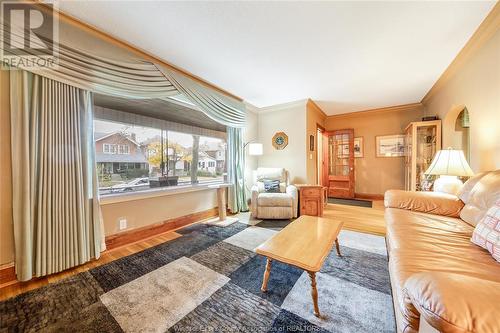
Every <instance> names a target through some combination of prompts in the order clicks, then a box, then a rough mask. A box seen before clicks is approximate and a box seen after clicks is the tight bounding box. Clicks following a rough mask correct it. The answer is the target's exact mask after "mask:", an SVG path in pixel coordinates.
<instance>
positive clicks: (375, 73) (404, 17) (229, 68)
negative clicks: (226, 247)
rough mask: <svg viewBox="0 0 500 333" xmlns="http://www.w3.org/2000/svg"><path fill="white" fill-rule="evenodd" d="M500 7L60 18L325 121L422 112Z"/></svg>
mask: <svg viewBox="0 0 500 333" xmlns="http://www.w3.org/2000/svg"><path fill="white" fill-rule="evenodd" d="M494 4H495V2H494V1H490V2H487V1H471V2H464V1H449V2H435V1H421V2H403V1H396V2H390V1H384V2H170V1H148V2H144V1H142V2H136V1H96V2H93V1H61V2H60V9H61V10H62V11H64V12H67V13H69V14H71V15H73V16H75V17H77V18H79V19H81V20H82V21H84V22H87V23H90V24H91V25H94V26H96V27H98V28H100V29H101V30H103V31H105V32H107V33H110V34H111V35H114V36H116V37H118V38H120V39H123V40H126V41H128V42H129V43H131V44H132V45H135V46H138V47H140V48H142V49H144V50H146V51H148V52H150V53H152V54H155V55H157V56H159V57H160V58H162V59H164V60H166V61H168V62H170V63H173V64H175V65H177V66H179V67H181V68H183V69H185V70H187V71H189V72H191V73H193V74H195V75H197V76H200V77H203V78H204V79H206V80H208V81H209V82H212V83H214V84H216V85H217V86H220V87H222V88H223V89H226V90H228V91H230V92H232V93H234V94H235V95H238V96H240V97H242V98H243V99H245V100H246V101H247V102H249V103H251V104H253V105H255V106H257V107H266V106H270V105H275V104H281V103H287V102H291V101H296V100H300V99H304V98H312V99H313V100H314V101H316V102H317V103H318V104H319V105H320V106H321V107H322V109H323V110H324V111H325V112H326V113H327V114H339V113H345V112H351V111H360V110H366V109H372V108H378V107H385V106H392V105H400V104H407V103H414V102H419V101H420V100H421V99H422V97H423V96H424V95H425V94H426V93H427V91H428V90H429V89H430V88H431V87H432V85H433V84H434V82H436V80H437V79H438V78H439V76H440V75H441V74H442V73H443V71H444V70H445V69H446V67H447V66H448V65H449V64H450V62H451V61H452V60H453V59H454V58H455V56H456V55H457V53H458V52H459V51H460V49H461V48H462V47H463V46H464V45H465V43H466V42H467V40H468V39H469V38H470V37H471V35H472V34H473V33H474V31H475V30H476V29H477V27H478V26H479V24H480V23H481V22H482V20H483V19H484V18H485V17H486V15H487V14H488V12H489V11H490V10H491V9H492V8H493V6H494Z"/></svg>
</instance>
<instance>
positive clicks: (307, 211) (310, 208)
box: [295, 184, 325, 216]
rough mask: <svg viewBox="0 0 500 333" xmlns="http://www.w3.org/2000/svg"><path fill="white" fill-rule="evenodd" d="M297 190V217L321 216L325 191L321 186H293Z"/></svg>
mask: <svg viewBox="0 0 500 333" xmlns="http://www.w3.org/2000/svg"><path fill="white" fill-rule="evenodd" d="M295 186H296V187H297V188H298V190H299V215H311V216H323V209H324V207H325V190H324V187H323V186H321V185H312V184H295Z"/></svg>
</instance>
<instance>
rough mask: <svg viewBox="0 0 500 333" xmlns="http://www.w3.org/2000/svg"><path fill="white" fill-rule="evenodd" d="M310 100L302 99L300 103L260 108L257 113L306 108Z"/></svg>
mask: <svg viewBox="0 0 500 333" xmlns="http://www.w3.org/2000/svg"><path fill="white" fill-rule="evenodd" d="M308 100H309V99H300V100H298V101H293V102H288V103H283V104H276V105H271V106H266V107H263V108H258V111H257V113H259V114H262V113H269V112H275V111H281V110H286V109H290V108H294V107H299V106H303V107H304V108H305V107H306V105H307V102H308Z"/></svg>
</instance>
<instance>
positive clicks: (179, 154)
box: [94, 119, 226, 195]
mask: <svg viewBox="0 0 500 333" xmlns="http://www.w3.org/2000/svg"><path fill="white" fill-rule="evenodd" d="M94 138H95V147H96V164H97V171H98V180H99V191H100V194H101V195H108V194H116V193H123V192H134V191H145V190H150V189H151V188H156V187H164V186H169V187H171V186H185V185H189V184H197V183H214V182H222V181H223V180H224V175H225V173H226V143H225V140H222V139H218V138H212V137H203V136H199V135H193V134H187V133H181V132H174V131H167V130H161V129H157V128H152V127H146V126H139V125H135V124H124V123H118V122H114V121H107V120H97V119H96V120H94Z"/></svg>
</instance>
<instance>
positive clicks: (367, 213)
mask: <svg viewBox="0 0 500 333" xmlns="http://www.w3.org/2000/svg"><path fill="white" fill-rule="evenodd" d="M324 217H326V218H328V217H331V218H336V219H340V220H342V221H343V222H344V229H348V230H354V231H360V232H366V233H371V234H376V235H382V236H384V235H385V221H384V207H383V202H382V201H374V202H373V208H365V207H355V206H347V205H337V204H328V205H327V206H326V207H325V210H324ZM177 237H181V235H180V234H178V233H176V232H175V231H168V232H165V233H162V234H159V235H156V236H153V237H151V238H148V239H144V240H141V241H138V242H135V243H132V244H128V245H124V246H121V247H118V248H115V249H112V250H108V251H105V252H103V253H102V255H101V257H100V258H99V259H98V260H93V261H91V262H88V263H86V264H84V265H81V266H78V267H75V268H72V269H69V270H66V271H64V272H61V273H57V274H53V275H50V276H48V277H43V278H38V279H33V280H31V281H28V282H17V281H13V282H10V283H7V284H3V285H0V301H1V300H4V299H7V298H10V297H13V296H16V295H18V294H21V293H24V292H26V291H29V290H33V289H36V288H40V287H43V286H45V285H47V284H49V283H52V282H56V281H58V280H61V279H64V278H66V277H69V276H72V275H75V274H78V273H80V272H84V271H87V270H89V269H91V268H94V267H97V266H100V265H104V264H106V263H108V262H110V261H113V260H116V259H119V258H121V257H125V256H128V255H130V254H133V253H137V252H140V251H142V250H145V249H147V248H150V247H153V246H155V245H158V244H161V243H164V242H168V241H170V240H173V239H175V238H177Z"/></svg>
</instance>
